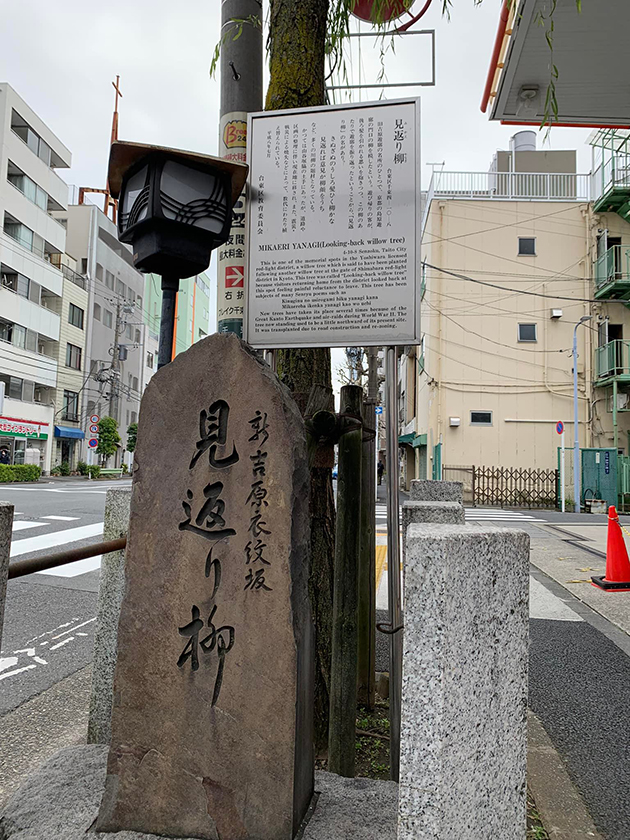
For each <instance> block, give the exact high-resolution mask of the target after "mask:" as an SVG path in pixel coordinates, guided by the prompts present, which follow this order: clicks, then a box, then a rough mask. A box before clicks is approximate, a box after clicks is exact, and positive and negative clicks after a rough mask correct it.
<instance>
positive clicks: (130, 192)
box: [122, 166, 149, 227]
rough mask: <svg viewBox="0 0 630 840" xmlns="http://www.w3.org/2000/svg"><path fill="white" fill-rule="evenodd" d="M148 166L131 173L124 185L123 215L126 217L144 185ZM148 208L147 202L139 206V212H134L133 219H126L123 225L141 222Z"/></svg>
mask: <svg viewBox="0 0 630 840" xmlns="http://www.w3.org/2000/svg"><path fill="white" fill-rule="evenodd" d="M148 168H149V167H148V166H143V167H142V169H139V170H138V171H137V172H136V173H135V175H132V176H131V178H130V179H129V180H128V181H127V183H126V185H125V193H124V195H123V209H122V212H123V215H124V216H125V217H128V214H129V213H130V212H131V210H132V208H133V205H134V204H135V202H136V199H137V198H138V196H139V195H140V193H141V192H142V190H143V189H144V187H145V184H146V181H147V170H148ZM147 209H148V202H147V203H146V204H145V206H144V207H142V208H141V210H140V211H139V213H138V214H137V215H136V214H134V219H133V221H130V220H127V221H126V223H125V227H128V226H129V225H130V224H136V223H137V222H141V221H142V220H143V219H144V218H146V215H147Z"/></svg>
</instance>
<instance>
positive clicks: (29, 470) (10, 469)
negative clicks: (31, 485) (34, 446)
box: [0, 464, 52, 482]
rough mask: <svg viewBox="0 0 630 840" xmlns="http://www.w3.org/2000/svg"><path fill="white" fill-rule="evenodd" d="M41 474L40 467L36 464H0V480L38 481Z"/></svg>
mask: <svg viewBox="0 0 630 840" xmlns="http://www.w3.org/2000/svg"><path fill="white" fill-rule="evenodd" d="M51 472H52V470H51ZM41 474H42V471H41V469H40V467H37V466H35V464H15V465H14V466H10V465H9V464H0V482H9V481H10V482H13V481H37V480H38V479H39V477H40V475H41Z"/></svg>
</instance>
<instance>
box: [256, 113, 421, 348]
mask: <svg viewBox="0 0 630 840" xmlns="http://www.w3.org/2000/svg"><path fill="white" fill-rule="evenodd" d="M248 119H249V123H248V136H249V138H250V143H249V149H250V152H249V158H250V173H249V176H250V197H251V198H250V202H249V208H248V224H249V235H248V237H247V242H248V271H247V278H248V282H247V307H246V312H245V338H246V340H247V341H248V342H249V343H250V344H251V345H253V346H254V347H350V346H370V345H371V346H380V345H401V344H415V343H418V342H419V324H418V322H419V311H418V305H417V295H416V270H417V262H418V250H417V249H418V248H419V242H420V231H419V227H420V199H419V196H420V174H419V172H420V154H419V144H420V101H419V100H418V99H404V100H403V99H401V100H391V101H384V102H372V103H358V104H355V105H343V106H341V105H339V106H337V105H333V106H326V107H323V108H315V109H297V110H291V111H270V112H263V113H260V114H250V115H249V118H248Z"/></svg>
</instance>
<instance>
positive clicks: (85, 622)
mask: <svg viewBox="0 0 630 840" xmlns="http://www.w3.org/2000/svg"><path fill="white" fill-rule="evenodd" d="M93 621H96V616H94V618H88V620H87V621H83V622H81V624H76V625H75V626H74V627H71V628H70V629H69V630H64V631H63V633H59V634H58V635H57V636H53V641H54V640H55V639H60V638H61V637H62V636H67V635H68V633H74V631H75V630H78V629H79V627H85V625H86V624H91V623H92V622H93ZM52 649H53V648H51V650H52Z"/></svg>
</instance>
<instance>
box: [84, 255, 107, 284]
mask: <svg viewBox="0 0 630 840" xmlns="http://www.w3.org/2000/svg"><path fill="white" fill-rule="evenodd" d="M85 262H86V264H87V260H86V261H85ZM96 279H97V280H101V281H102V280H103V266H102V265H101V264H100V263H96Z"/></svg>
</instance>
